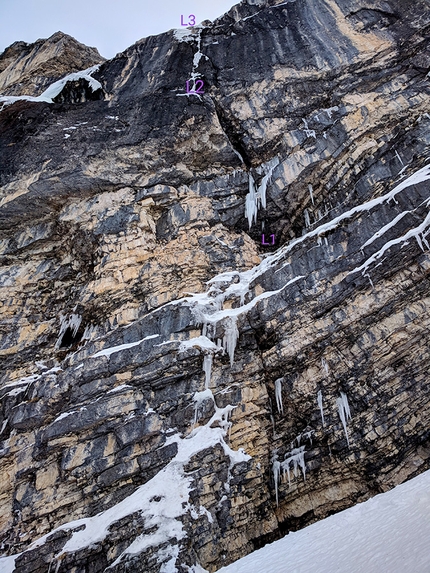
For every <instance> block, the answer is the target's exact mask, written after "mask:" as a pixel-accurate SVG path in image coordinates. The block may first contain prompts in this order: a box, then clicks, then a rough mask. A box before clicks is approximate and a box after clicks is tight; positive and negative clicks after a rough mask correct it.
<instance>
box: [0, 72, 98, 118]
mask: <svg viewBox="0 0 430 573" xmlns="http://www.w3.org/2000/svg"><path fill="white" fill-rule="evenodd" d="M99 67H100V64H97V65H96V66H91V67H90V68H87V69H86V70H82V71H81V72H74V73H72V74H68V75H67V76H65V77H64V78H62V79H61V80H58V81H56V82H54V83H53V84H51V85H50V86H49V87H47V88H46V90H45V91H44V92H43V93H42V94H40V95H39V96H26V95H24V96H1V97H0V103H3V107H4V106H7V105H11V104H13V103H15V102H16V101H20V100H24V101H35V102H46V103H54V101H53V100H54V98H55V97H57V95H58V94H59V93H61V91H62V90H63V88H64V86H65V85H66V84H67V82H74V81H76V80H80V79H84V80H86V81H87V82H88V84H89V86H90V88H91V91H93V92H94V91H96V90H98V89H101V88H102V85H101V83H100V82H98V81H97V80H95V79H94V78H93V77H91V74H93V73H94V72H96V71H97V70H98V69H99ZM3 107H2V109H3Z"/></svg>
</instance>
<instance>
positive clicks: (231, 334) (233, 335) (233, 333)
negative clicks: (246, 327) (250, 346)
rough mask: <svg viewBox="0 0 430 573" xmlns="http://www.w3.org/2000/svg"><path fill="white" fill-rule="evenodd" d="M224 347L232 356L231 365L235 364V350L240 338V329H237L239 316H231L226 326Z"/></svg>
mask: <svg viewBox="0 0 430 573" xmlns="http://www.w3.org/2000/svg"><path fill="white" fill-rule="evenodd" d="M224 329H225V330H224V338H223V347H224V349H225V350H226V351H227V352H228V355H229V356H230V366H233V362H234V351H235V349H236V342H237V339H238V338H239V331H238V329H237V316H229V317H228V320H227V321H226V324H225V326H224Z"/></svg>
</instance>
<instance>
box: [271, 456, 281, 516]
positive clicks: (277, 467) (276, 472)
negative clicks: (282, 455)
mask: <svg viewBox="0 0 430 573" xmlns="http://www.w3.org/2000/svg"><path fill="white" fill-rule="evenodd" d="M272 462H273V465H272V471H273V480H274V482H275V496H276V505H277V506H278V505H279V499H278V484H279V478H280V475H281V463H280V462H279V461H278V453H277V451H276V450H275V451H274V452H273V456H272Z"/></svg>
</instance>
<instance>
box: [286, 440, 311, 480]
mask: <svg viewBox="0 0 430 573" xmlns="http://www.w3.org/2000/svg"><path fill="white" fill-rule="evenodd" d="M305 453H306V451H305V446H301V447H300V448H294V449H292V450H291V452H290V453H289V457H288V458H287V459H285V460H284V461H283V462H282V463H281V468H282V469H284V470H286V472H287V474H288V485H289V486H290V464H292V465H293V473H294V476H295V477H297V470H298V468H299V467H300V469H301V471H302V474H303V479H304V481H306V464H305Z"/></svg>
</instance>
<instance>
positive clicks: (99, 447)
mask: <svg viewBox="0 0 430 573" xmlns="http://www.w3.org/2000/svg"><path fill="white" fill-rule="evenodd" d="M429 22H430V12H429V10H428V6H427V4H426V3H425V2H413V3H412V2H400V1H397V0H390V1H386V2H376V3H375V2H373V3H368V2H366V0H348V1H347V0H336V1H335V0H321V1H319V2H312V3H310V2H308V1H306V0H293V1H287V2H285V1H284V2H273V1H272V2H269V1H264V2H263V1H259V2H249V1H248V2H243V3H241V4H239V5H238V6H236V7H234V8H233V9H232V10H231V11H230V12H229V13H228V14H226V15H225V16H223V17H222V18H220V19H219V20H217V21H215V22H214V23H213V24H207V25H204V26H202V27H196V28H193V29H189V30H179V31H170V32H167V33H166V34H162V35H160V36H157V37H151V38H147V39H145V40H142V41H140V42H138V43H137V44H135V45H134V46H132V47H130V48H129V49H128V50H126V51H125V52H124V53H123V54H120V55H118V56H117V57H116V58H114V59H113V60H110V61H109V62H106V63H104V64H102V65H101V66H100V68H99V70H98V71H97V72H95V73H94V74H93V77H94V78H95V79H96V80H97V81H98V82H100V84H101V85H102V89H103V94H102V99H95V100H89V99H88V98H87V97H86V96H85V94H83V95H82V97H80V96H79V90H84V89H86V85H85V83H81V84H80V85H78V84H76V83H74V84H73V85H70V82H69V83H67V84H66V85H65V87H64V89H63V91H62V92H61V98H60V100H61V101H59V100H58V101H57V103H52V104H50V103H43V102H39V103H38V102H28V101H18V102H16V103H14V104H13V105H8V106H6V107H4V108H3V110H2V111H1V113H0V124H1V129H0V133H1V135H0V144H1V146H2V153H1V155H0V161H1V183H2V189H1V193H2V199H1V204H0V222H1V263H2V271H1V288H2V300H3V301H4V302H3V306H2V323H1V328H2V343H1V355H2V359H3V371H4V373H5V374H4V376H3V379H2V382H1V385H0V396H1V404H2V406H1V408H2V409H1V418H0V430H1V434H0V438H1V439H2V440H3V441H2V443H1V456H2V463H1V465H0V483H1V484H2V492H1V494H0V504H1V511H0V516H1V517H0V520H1V521H0V528H1V531H2V537H1V540H2V541H1V543H2V550H3V554H4V555H5V556H6V557H5V558H4V560H3V561H1V560H0V565H1V566H3V567H4V568H6V567H7V568H8V569H7V571H19V572H26V573H30V572H31V573H36V572H38V573H39V572H45V571H48V570H55V569H54V567H56V568H58V569H57V571H60V572H61V571H74V572H78V571H79V572H81V571H82V572H83V571H104V570H109V571H117V572H120V571H136V572H138V571H142V572H143V571H145V572H147V573H148V572H149V573H151V572H158V571H167V570H177V571H181V572H189V571H194V572H195V573H196V572H198V571H201V570H202V568H203V569H205V570H207V571H216V570H218V569H219V568H220V567H221V566H222V565H223V564H227V563H230V562H232V561H234V560H235V559H237V558H239V557H241V556H243V555H245V554H246V553H249V552H251V551H252V550H254V549H255V548H258V547H260V546H262V545H263V544H264V543H266V542H268V541H270V540H273V539H275V538H277V537H280V536H282V535H285V534H286V533H288V532H289V531H292V530H295V529H297V528H300V527H303V526H304V525H306V524H308V523H311V522H313V521H315V520H317V519H320V518H322V517H325V516H327V515H329V514H331V513H333V512H335V511H338V510H340V509H343V508H345V507H348V506H350V505H352V504H354V503H357V502H360V501H363V500H365V499H367V498H368V497H370V496H372V495H374V494H375V493H377V492H380V491H384V490H387V489H389V488H391V487H393V486H394V485H396V484H398V483H401V482H402V481H405V480H406V479H408V478H410V477H413V476H414V475H417V474H418V473H420V472H421V471H423V470H425V469H428V468H429V466H430V443H429V437H430V436H429V429H428V424H427V419H428V415H429V410H430V400H429V391H428V390H429V388H428V386H429V382H430V380H429V377H428V370H429V364H430V351H429V347H428V329H429V323H430V313H429V305H430V299H429V296H428V292H429V270H430V255H429V239H428V233H429V229H430V211H429V207H430V183H429V180H430V167H429V166H428V165H427V163H428V155H429V143H430V141H429V138H428V128H429V124H430V117H429V116H428V114H427V110H428V91H429V86H428V78H427V73H428V71H429V70H428V65H429V61H428V50H427V46H428V28H429ZM197 80H200V81H203V85H204V88H203V90H199V86H201V84H199V83H197ZM187 82H188V88H189V89H191V91H193V90H194V91H196V90H199V91H204V93H197V94H194V93H187ZM76 102H80V103H76ZM262 235H264V237H265V239H264V243H265V244H262ZM272 243H273V244H272ZM193 293H194V294H193ZM196 293H197V294H196ZM169 568H170V569H169Z"/></svg>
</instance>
